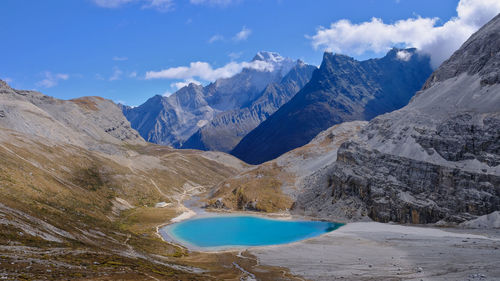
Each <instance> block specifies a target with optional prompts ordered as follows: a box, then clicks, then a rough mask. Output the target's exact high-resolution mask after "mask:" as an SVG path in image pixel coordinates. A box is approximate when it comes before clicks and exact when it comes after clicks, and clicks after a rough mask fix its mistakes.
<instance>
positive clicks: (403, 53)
mask: <svg viewBox="0 0 500 281" xmlns="http://www.w3.org/2000/svg"><path fill="white" fill-rule="evenodd" d="M411 56H412V54H411V53H410V52H407V51H404V50H401V51H398V52H397V53H396V57H397V58H398V59H399V60H402V61H409V60H410V59H411Z"/></svg>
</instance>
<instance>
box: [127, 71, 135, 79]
mask: <svg viewBox="0 0 500 281" xmlns="http://www.w3.org/2000/svg"><path fill="white" fill-rule="evenodd" d="M128 77H130V78H136V77H137V72H136V71H132V72H130V73H129V75H128Z"/></svg>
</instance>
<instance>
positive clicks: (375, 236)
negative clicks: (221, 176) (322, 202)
mask: <svg viewBox="0 0 500 281" xmlns="http://www.w3.org/2000/svg"><path fill="white" fill-rule="evenodd" d="M451 231H452V232H451ZM249 251H250V253H251V254H253V255H255V256H256V257H257V258H258V260H259V262H260V263H261V264H264V265H273V266H282V267H286V268H289V269H290V271H291V272H292V273H293V274H296V275H300V276H303V277H304V278H307V279H310V280H500V266H499V262H500V230H499V229H490V230H471V229H460V228H450V229H448V228H435V227H416V226H404V225H393V224H381V223H376V222H358V223H349V224H347V225H345V226H343V227H341V228H339V229H338V230H335V231H333V232H331V233H328V234H325V235H322V236H320V237H317V238H313V239H309V240H306V241H302V242H296V243H292V244H287V245H279V246H270V247H260V248H254V249H250V250H249Z"/></svg>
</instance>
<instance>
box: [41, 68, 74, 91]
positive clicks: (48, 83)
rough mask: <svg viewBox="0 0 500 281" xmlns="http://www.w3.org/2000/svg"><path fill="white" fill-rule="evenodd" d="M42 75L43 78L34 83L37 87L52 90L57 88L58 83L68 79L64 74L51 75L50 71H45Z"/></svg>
mask: <svg viewBox="0 0 500 281" xmlns="http://www.w3.org/2000/svg"><path fill="white" fill-rule="evenodd" d="M43 75H44V76H45V78H44V79H43V80H40V81H38V82H36V83H35V85H36V86H37V87H42V88H52V87H54V86H57V84H58V83H59V81H61V80H68V79H69V75H68V74H65V73H52V72H50V71H45V72H44V73H43Z"/></svg>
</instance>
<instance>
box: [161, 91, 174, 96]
mask: <svg viewBox="0 0 500 281" xmlns="http://www.w3.org/2000/svg"><path fill="white" fill-rule="evenodd" d="M171 94H172V92H169V91H166V92H165V93H163V94H162V96H164V97H168V96H170V95H171Z"/></svg>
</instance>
